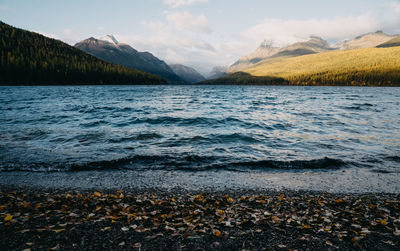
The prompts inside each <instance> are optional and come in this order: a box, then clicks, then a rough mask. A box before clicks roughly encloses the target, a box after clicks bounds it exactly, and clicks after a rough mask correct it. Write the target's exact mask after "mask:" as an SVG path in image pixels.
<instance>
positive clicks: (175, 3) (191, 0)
mask: <svg viewBox="0 0 400 251" xmlns="http://www.w3.org/2000/svg"><path fill="white" fill-rule="evenodd" d="M206 2H208V0H164V4H166V5H168V6H169V7H171V8H178V7H181V6H188V5H193V4H196V3H206Z"/></svg>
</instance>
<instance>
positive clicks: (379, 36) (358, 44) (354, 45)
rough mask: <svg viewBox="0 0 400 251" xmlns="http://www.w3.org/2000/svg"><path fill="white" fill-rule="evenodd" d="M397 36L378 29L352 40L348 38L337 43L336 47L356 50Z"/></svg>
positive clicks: (376, 44) (374, 45)
mask: <svg viewBox="0 0 400 251" xmlns="http://www.w3.org/2000/svg"><path fill="white" fill-rule="evenodd" d="M394 37H395V36H392V35H388V34H385V33H383V32H382V31H377V32H374V33H367V34H364V35H361V36H358V37H356V38H355V39H352V40H346V41H342V42H339V43H337V44H336V45H335V47H337V48H339V49H341V50H355V49H362V48H372V47H376V46H378V45H380V44H383V43H385V42H387V41H389V40H391V39H392V38H394Z"/></svg>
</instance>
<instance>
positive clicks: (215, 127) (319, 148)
mask: <svg viewBox="0 0 400 251" xmlns="http://www.w3.org/2000/svg"><path fill="white" fill-rule="evenodd" d="M399 108H400V88H373V87H368V88H365V87H364V88H363V87H304V86H302V87H294V86H73V87H68V86H57V87H50V86H39V87H0V114H1V116H0V170H1V173H0V179H2V181H0V184H10V183H27V182H28V183H31V184H39V183H40V184H41V185H43V186H54V187H58V186H68V187H69V186H72V187H73V186H79V187H82V186H88V187H91V186H93V187H95V186H105V187H124V186H150V187H151V186H160V187H165V188H167V187H177V186H183V187H191V186H195V187H202V186H206V187H215V186H221V187H226V186H228V188H229V187H239V188H241V187H246V188H247V187H250V188H257V189H258V188H275V189H281V188H288V189H316V190H321V189H322V190H329V191H339V192H340V191H346V190H348V189H352V190H355V191H360V192H368V191H378V192H379V191H383V192H396V191H399V190H400V184H399V183H400V109H399ZM155 177H156V178H155ZM177 177H180V178H177Z"/></svg>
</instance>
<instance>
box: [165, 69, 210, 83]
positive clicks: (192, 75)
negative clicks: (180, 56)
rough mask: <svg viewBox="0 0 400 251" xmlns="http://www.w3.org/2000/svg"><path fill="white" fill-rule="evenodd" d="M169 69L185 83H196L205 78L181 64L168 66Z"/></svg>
mask: <svg viewBox="0 0 400 251" xmlns="http://www.w3.org/2000/svg"><path fill="white" fill-rule="evenodd" d="M170 67H171V69H172V70H173V71H174V72H175V74H176V75H178V76H179V77H181V78H182V79H183V80H185V81H186V82H189V83H196V82H200V81H204V80H205V78H204V77H203V76H202V75H201V74H200V73H198V72H197V71H196V70H195V69H193V68H191V67H188V66H185V65H181V64H173V65H170Z"/></svg>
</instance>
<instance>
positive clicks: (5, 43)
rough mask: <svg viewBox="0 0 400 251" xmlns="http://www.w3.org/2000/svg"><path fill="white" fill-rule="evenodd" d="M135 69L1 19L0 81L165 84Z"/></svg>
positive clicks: (8, 82) (24, 83)
mask: <svg viewBox="0 0 400 251" xmlns="http://www.w3.org/2000/svg"><path fill="white" fill-rule="evenodd" d="M165 83H166V82H165V80H163V79H161V78H160V77H157V76H155V75H151V74H148V73H145V72H142V71H138V70H135V69H130V68H127V67H123V66H120V65H116V64H112V63H107V62H105V61H102V60H100V59H98V58H96V57H94V56H91V55H89V54H86V53H84V52H82V51H80V50H78V49H76V48H74V47H72V46H69V45H67V44H65V43H63V42H61V41H59V40H55V39H50V38H47V37H45V36H42V35H40V34H37V33H34V32H29V31H25V30H21V29H17V28H14V27H12V26H9V25H7V24H5V23H3V22H0V84H2V85H20V84H23V85H35V84H46V85H57V84H165Z"/></svg>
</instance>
